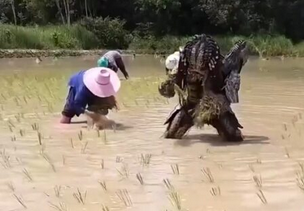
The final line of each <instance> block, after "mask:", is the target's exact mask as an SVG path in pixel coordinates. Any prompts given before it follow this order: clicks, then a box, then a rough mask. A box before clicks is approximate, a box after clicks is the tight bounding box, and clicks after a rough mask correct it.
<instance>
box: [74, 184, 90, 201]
mask: <svg viewBox="0 0 304 211" xmlns="http://www.w3.org/2000/svg"><path fill="white" fill-rule="evenodd" d="M73 196H74V198H75V199H76V200H77V201H78V203H82V204H85V200H86V197H87V192H85V193H84V194H83V193H81V192H80V190H79V189H78V188H77V192H76V193H73Z"/></svg>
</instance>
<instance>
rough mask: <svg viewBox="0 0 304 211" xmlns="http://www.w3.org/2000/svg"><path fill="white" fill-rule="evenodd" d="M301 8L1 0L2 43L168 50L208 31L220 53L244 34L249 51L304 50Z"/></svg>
mask: <svg viewBox="0 0 304 211" xmlns="http://www.w3.org/2000/svg"><path fill="white" fill-rule="evenodd" d="M303 13H304V1H302V0H263V1H262V0H237V1H232V0H228V1H227V0H226V1H224V0H188V1H185V0H183V1H182V0H124V1H121V0H103V1H97V0H84V1H79V0H0V24H1V23H2V25H0V48H2V49H3V48H9V49H12V48H23V49H28V48H35V49H58V48H59V49H64V48H67V49H98V48H120V49H127V48H130V49H135V50H142V51H145V52H155V51H160V52H163V51H165V52H172V51H175V50H176V49H177V47H178V46H180V45H183V44H184V43H185V41H186V40H187V39H188V38H189V37H190V36H192V35H194V34H199V33H208V34H212V35H215V37H216V38H217V40H218V42H219V43H220V46H221V47H222V49H223V51H226V50H227V49H228V48H229V47H230V46H231V45H232V43H233V42H234V41H235V40H236V38H239V37H246V39H248V40H249V41H250V43H251V47H250V48H251V52H252V53H258V54H260V55H269V56H272V55H304V44H303V43H301V41H302V40H303V39H304V31H303V30H300V29H302V28H304V19H303V18H302V14H303ZM37 24H38V25H39V26H38V25H37ZM13 25H16V26H13ZM235 35H238V36H235Z"/></svg>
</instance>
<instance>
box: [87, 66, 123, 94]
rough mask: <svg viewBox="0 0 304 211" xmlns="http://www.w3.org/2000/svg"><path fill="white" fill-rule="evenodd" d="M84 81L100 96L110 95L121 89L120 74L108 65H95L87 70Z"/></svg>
mask: <svg viewBox="0 0 304 211" xmlns="http://www.w3.org/2000/svg"><path fill="white" fill-rule="evenodd" d="M83 83H84V85H85V86H86V87H87V88H88V89H89V90H90V91H91V92H92V93H93V94H94V95H96V96H98V97H110V96H112V95H115V94H116V93H117V92H118V90H119V89H120V79H119V78H118V75H117V74H116V73H115V72H114V71H113V70H111V69H109V68H106V67H94V68H91V69H89V70H87V71H85V73H84V75H83Z"/></svg>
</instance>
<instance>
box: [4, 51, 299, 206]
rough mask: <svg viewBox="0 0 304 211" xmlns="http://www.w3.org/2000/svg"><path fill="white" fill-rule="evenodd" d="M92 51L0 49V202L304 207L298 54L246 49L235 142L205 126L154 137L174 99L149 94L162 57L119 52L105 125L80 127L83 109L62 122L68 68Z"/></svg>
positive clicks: (85, 61)
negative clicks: (41, 55) (122, 64)
mask: <svg viewBox="0 0 304 211" xmlns="http://www.w3.org/2000/svg"><path fill="white" fill-rule="evenodd" d="M95 61H96V58H93V57H82V58H60V59H58V60H53V59H43V61H42V62H41V63H40V64H36V63H35V60H34V59H10V60H0V81H1V84H2V85H1V87H0V94H1V96H0V106H1V107H0V114H1V116H0V131H1V133H0V134H1V135H0V136H1V142H0V150H1V157H0V162H1V164H2V165H1V166H0V168H1V171H0V172H1V173H0V198H1V200H0V210H4V211H9V210H25V209H27V210H33V211H36V210H37V211H38V210H39V211H40V210H46V211H47V210H62V211H65V210H73V211H78V210H92V211H93V210H94V211H95V210H151V211H157V210H172V211H173V210H178V209H180V210H191V211H192V210H208V211H209V210H210V211H211V210H212V211H222V210H226V211H228V210H231V211H238V210H240V211H244V210H252V211H253V210H254V211H255V210H276V211H277V210H282V211H287V210H288V211H289V210H302V209H304V200H303V198H304V190H301V188H300V187H301V182H297V178H300V177H301V175H302V178H304V172H303V171H304V170H303V171H302V172H301V167H300V164H301V163H304V153H303V150H304V142H303V135H304V134H303V133H304V130H303V119H302V118H304V117H303V116H302V115H304V114H303V108H304V97H303V96H304V60H303V59H285V60H283V61H282V60H280V59H275V58H274V59H270V60H268V61H262V60H258V59H256V58H251V59H250V61H249V62H248V64H247V65H246V67H245V68H244V72H243V74H242V86H241V95H240V103H239V104H237V105H234V106H233V108H234V110H235V112H236V114H237V116H238V118H239V119H240V122H241V124H242V125H243V126H244V129H243V133H244V135H245V136H246V140H245V141H244V142H243V143H241V144H227V143H223V142H222V141H220V139H219V138H218V136H217V135H216V133H215V131H214V129H213V128H211V127H206V128H203V129H196V128H192V129H191V131H190V132H189V133H188V134H187V136H186V137H185V138H184V139H183V140H179V141H176V140H165V139H163V138H162V137H161V136H162V133H163V131H164V129H165V127H164V125H163V122H164V120H165V118H166V116H167V115H168V114H169V112H170V111H171V110H172V108H173V107H174V106H175V104H176V99H170V100H166V99H164V98H162V97H160V96H159V95H158V93H157V89H156V87H157V84H158V83H159V81H160V80H162V77H163V76H164V68H163V64H162V62H163V61H160V58H154V57H140V56H138V57H136V58H135V59H134V60H133V59H132V58H131V57H126V63H127V68H128V70H129V71H130V76H131V80H129V81H125V80H122V89H121V91H120V94H119V103H120V110H119V111H117V112H115V111H113V112H112V113H111V114H110V117H111V118H113V119H114V120H115V121H117V123H118V127H117V129H116V130H115V131H113V130H111V129H108V130H106V131H100V133H97V132H96V131H93V130H88V129H87V128H86V124H85V123H84V122H83V121H84V120H85V119H84V118H83V117H80V118H75V119H74V124H71V125H60V124H59V123H58V119H59V117H60V111H61V108H62V106H63V103H64V99H65V95H66V92H67V90H66V82H67V80H68V77H69V76H70V74H72V73H73V72H76V71H78V70H81V69H86V68H89V67H91V66H94V65H95ZM120 76H121V78H122V79H123V77H122V75H121V74H120ZM141 156H143V157H146V158H141ZM149 156H151V158H150V159H149ZM297 175H300V176H297ZM137 177H142V179H143V185H141V183H140V181H139V180H138V179H137ZM164 180H166V181H169V182H170V184H171V185H172V186H173V188H172V187H171V189H168V188H167V187H166V185H165V183H164ZM303 180H304V179H303ZM303 182H304V181H303ZM104 184H105V185H104ZM303 185H304V184H303ZM104 186H106V187H104ZM303 188H304V187H303ZM78 190H79V192H78ZM122 193H124V194H122ZM128 198H129V199H128ZM176 198H177V199H176ZM263 202H264V203H263ZM107 208H108V209H107Z"/></svg>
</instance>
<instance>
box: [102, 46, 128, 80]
mask: <svg viewBox="0 0 304 211" xmlns="http://www.w3.org/2000/svg"><path fill="white" fill-rule="evenodd" d="M106 63H108V66H107V67H108V68H110V69H112V70H113V71H114V72H116V73H117V71H118V69H120V71H121V72H122V74H123V75H124V76H125V78H126V79H128V78H129V74H128V72H127V70H126V68H125V64H124V62H123V59H122V56H121V53H120V52H119V51H114V50H112V51H108V52H107V53H105V54H104V55H103V56H102V57H101V58H100V59H99V60H98V61H97V66H98V67H101V66H103V65H104V64H106Z"/></svg>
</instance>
